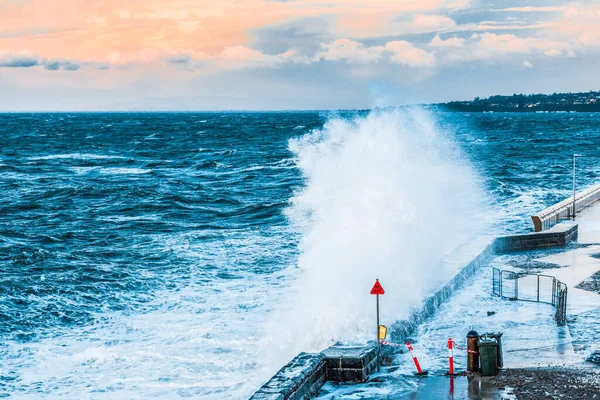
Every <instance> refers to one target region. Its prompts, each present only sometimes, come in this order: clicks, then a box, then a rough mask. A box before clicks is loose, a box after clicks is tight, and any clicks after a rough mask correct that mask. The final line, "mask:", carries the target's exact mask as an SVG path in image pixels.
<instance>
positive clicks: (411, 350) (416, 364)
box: [406, 340, 427, 375]
mask: <svg viewBox="0 0 600 400" xmlns="http://www.w3.org/2000/svg"><path fill="white" fill-rule="evenodd" d="M406 347H408V351H409V352H410V356H411V357H412V359H413V361H414V362H415V367H417V375H426V374H427V371H425V372H423V370H422V369H421V365H419V360H417V357H415V355H414V354H413V348H412V346H411V345H410V342H409V341H408V340H407V341H406Z"/></svg>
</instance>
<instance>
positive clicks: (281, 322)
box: [265, 109, 486, 365]
mask: <svg viewBox="0 0 600 400" xmlns="http://www.w3.org/2000/svg"><path fill="white" fill-rule="evenodd" d="M290 149H291V151H292V152H293V153H294V154H295V155H296V157H297V164H298V166H299V168H300V169H301V171H302V174H303V177H304V179H305V187H304V188H303V189H302V190H301V191H299V192H298V193H296V195H295V196H294V198H293V199H292V204H291V206H290V207H289V209H288V210H287V212H288V216H289V218H290V220H291V221H292V223H293V224H294V225H295V226H296V227H297V229H300V230H301V231H302V232H303V238H302V240H301V243H300V252H301V254H300V256H299V260H298V264H299V268H300V271H301V272H300V274H299V277H298V279H297V281H296V283H295V287H294V288H293V291H292V294H291V295H290V302H291V303H290V304H292V306H291V307H289V306H282V307H281V310H280V314H279V316H278V317H277V318H275V320H274V321H275V322H274V324H275V325H276V326H278V327H280V328H279V329H278V330H277V332H278V337H277V339H276V340H272V338H267V339H265V343H268V347H269V348H271V349H272V350H271V361H272V362H275V363H276V364H279V365H282V364H283V363H285V362H286V361H287V360H289V359H290V358H291V357H293V356H294V355H295V353H297V352H298V351H320V350H322V349H323V348H325V347H327V346H328V345H330V344H331V343H332V342H333V341H337V340H340V341H344V342H356V341H359V342H362V341H365V340H368V339H371V337H372V335H373V331H374V325H375V320H374V299H373V298H372V297H371V296H370V295H369V289H370V287H371V285H372V284H373V282H374V281H375V279H376V278H379V279H380V281H381V282H382V284H383V286H384V288H386V289H387V292H386V295H385V296H384V297H383V298H382V321H387V322H388V323H391V322H393V321H395V320H398V319H401V318H403V317H406V316H407V314H408V312H409V311H410V309H411V308H412V307H414V306H417V305H418V304H419V303H420V301H422V299H423V297H424V296H425V295H426V294H427V292H428V290H430V289H431V288H429V287H428V281H429V280H430V279H431V278H432V277H433V276H435V274H436V272H437V270H438V268H439V266H440V260H441V259H443V257H444V256H445V255H447V254H448V253H449V252H450V251H452V250H453V249H455V248H456V247H457V246H459V245H461V244H463V243H465V242H466V241H468V240H469V239H470V238H472V237H474V236H475V235H477V234H480V233H481V232H482V231H483V229H484V226H485V222H484V218H482V212H481V211H483V210H484V209H485V202H486V198H485V195H484V193H483V191H482V190H481V188H480V186H479V181H478V177H477V176H476V174H475V173H474V171H473V170H472V168H471V167H470V166H469V164H468V162H467V161H466V160H465V159H464V157H463V156H462V154H461V152H460V150H459V148H458V147H457V146H456V145H455V144H454V142H453V141H452V136H451V134H450V133H447V132H443V131H441V130H440V129H439V128H438V127H437V126H436V123H435V121H434V120H433V119H432V117H431V116H430V114H428V113H427V112H425V111H423V110H420V109H412V110H409V111H406V110H405V111H400V110H385V111H383V110H380V111H374V112H372V113H370V114H369V115H368V116H366V117H358V118H355V119H352V120H348V119H342V118H333V119H331V120H330V121H329V122H327V123H326V124H325V126H324V128H323V129H322V130H316V131H314V132H312V133H310V134H308V135H306V136H304V137H302V138H300V139H296V140H292V141H291V142H290ZM282 331H283V332H282Z"/></svg>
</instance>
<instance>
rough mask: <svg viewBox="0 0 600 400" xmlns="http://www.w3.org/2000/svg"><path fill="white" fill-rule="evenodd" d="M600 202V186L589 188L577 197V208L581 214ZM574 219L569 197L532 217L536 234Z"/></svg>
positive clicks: (571, 200) (571, 202) (571, 201)
mask: <svg viewBox="0 0 600 400" xmlns="http://www.w3.org/2000/svg"><path fill="white" fill-rule="evenodd" d="M598 201H600V184H596V185H594V186H592V187H590V188H587V189H585V190H583V191H581V192H579V193H577V194H576V196H575V208H576V210H575V211H576V212H577V213H579V212H581V211H582V210H584V209H585V208H587V207H590V206H591V205H593V204H596V203H597V202H598ZM570 218H573V198H572V197H569V198H566V199H564V200H563V201H561V202H560V203H557V204H555V205H553V206H550V207H548V208H546V209H545V210H542V211H540V212H538V213H537V214H536V215H532V216H531V219H532V221H533V226H534V229H535V231H536V232H541V231H545V230H546V229H550V228H551V227H553V226H554V225H556V224H558V223H559V222H561V221H564V220H566V219H570Z"/></svg>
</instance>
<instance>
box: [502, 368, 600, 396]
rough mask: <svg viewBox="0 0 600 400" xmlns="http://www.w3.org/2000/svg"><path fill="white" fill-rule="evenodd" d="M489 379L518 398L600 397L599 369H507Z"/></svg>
mask: <svg viewBox="0 0 600 400" xmlns="http://www.w3.org/2000/svg"><path fill="white" fill-rule="evenodd" d="M490 382H491V383H492V384H493V385H494V386H496V387H498V388H499V389H512V390H511V393H512V394H514V395H515V396H516V398H517V399H519V400H541V399H582V400H583V399H585V400H588V399H589V400H592V399H599V400H600V369H575V368H536V369H505V370H502V371H501V372H500V374H499V375H498V376H496V377H494V378H492V379H491V381H490Z"/></svg>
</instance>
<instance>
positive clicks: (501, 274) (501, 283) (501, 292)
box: [499, 271, 504, 298]
mask: <svg viewBox="0 0 600 400" xmlns="http://www.w3.org/2000/svg"><path fill="white" fill-rule="evenodd" d="M503 272H504V271H500V274H499V275H500V298H502V273H503Z"/></svg>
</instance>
